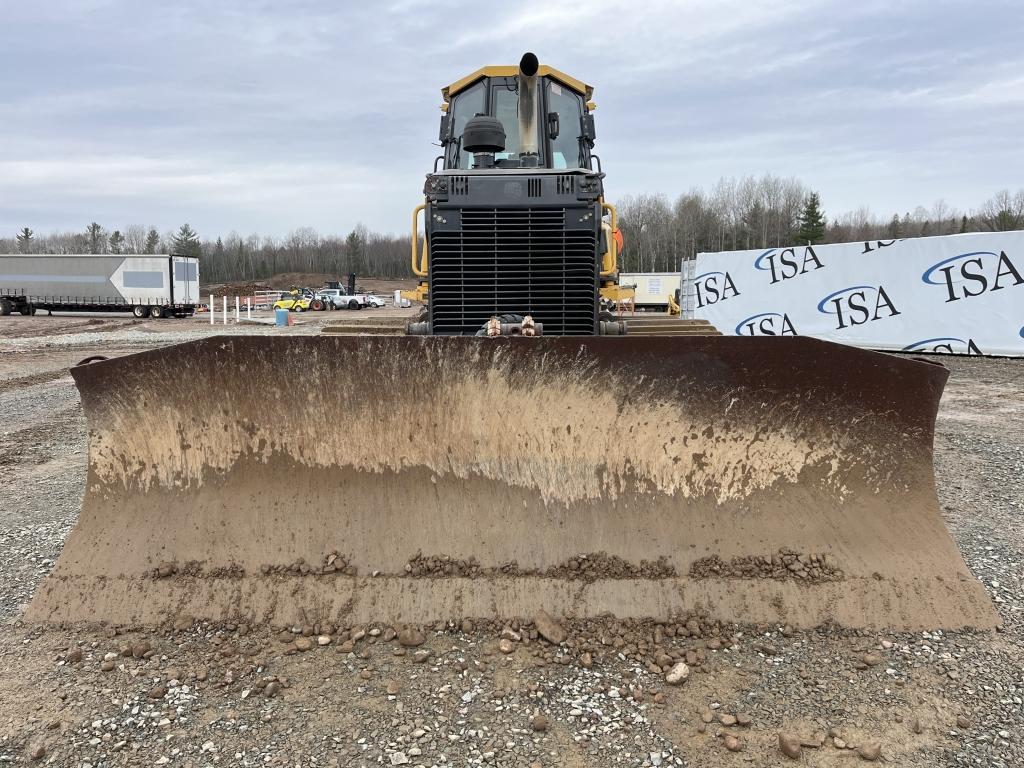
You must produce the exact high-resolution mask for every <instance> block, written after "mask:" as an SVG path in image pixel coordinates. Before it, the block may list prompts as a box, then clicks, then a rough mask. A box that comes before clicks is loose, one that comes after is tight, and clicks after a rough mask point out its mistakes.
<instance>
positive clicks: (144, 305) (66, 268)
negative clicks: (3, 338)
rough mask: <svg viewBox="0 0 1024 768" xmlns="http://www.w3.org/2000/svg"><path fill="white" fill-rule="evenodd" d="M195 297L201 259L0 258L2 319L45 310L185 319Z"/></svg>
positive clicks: (160, 256)
mask: <svg viewBox="0 0 1024 768" xmlns="http://www.w3.org/2000/svg"><path fill="white" fill-rule="evenodd" d="M199 298H200V296H199V260H198V259H195V258H190V257H187V256H173V255H170V254H158V255H146V256H129V255H121V254H91V253H86V254H31V255H22V254H17V255H15V254H0V315H9V314H11V313H12V312H19V313H20V314H23V315H33V314H35V313H36V311H37V310H40V309H43V310H49V311H51V312H52V311H63V312H132V313H133V314H134V315H135V316H136V317H170V316H171V315H173V316H175V317H184V316H187V315H191V314H194V313H195V309H196V305H198V304H199Z"/></svg>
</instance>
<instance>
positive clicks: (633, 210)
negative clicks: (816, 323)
mask: <svg viewBox="0 0 1024 768" xmlns="http://www.w3.org/2000/svg"><path fill="white" fill-rule="evenodd" d="M618 213H619V228H620V229H621V230H622V235H623V238H624V240H625V243H626V247H625V254H624V259H620V265H621V266H622V269H624V270H625V271H628V272H672V271H676V270H678V269H679V262H680V260H681V259H684V258H690V257H693V256H695V255H696V254H698V253H700V252H717V251H735V250H748V249H753V248H774V247H780V246H787V245H802V244H805V243H811V244H817V243H844V242H857V241H861V240H887V239H895V238H906V237H927V236H931V235H950V234H955V233H958V232H1005V231H1009V230H1014V229H1024V189H1021V190H1019V191H1017V192H1016V193H1011V192H1010V191H1008V190H1003V191H1001V192H998V193H997V194H995V195H993V196H992V197H991V198H989V199H988V200H986V201H984V202H983V203H982V204H981V205H980V206H978V208H976V209H974V210H972V211H958V210H956V209H955V208H953V207H951V206H949V205H948V204H947V203H945V202H944V201H942V200H939V201H937V202H935V203H933V204H932V206H931V207H930V208H925V207H923V206H917V207H916V208H914V210H913V211H908V212H905V213H904V214H903V215H900V214H898V213H894V214H893V215H892V216H891V217H885V218H879V217H877V216H875V215H873V214H872V213H871V211H870V210H869V209H868V208H866V207H861V208H858V209H857V210H856V211H849V212H845V213H841V214H838V215H836V216H833V217H828V216H827V215H826V213H825V211H824V210H823V208H822V201H821V198H820V197H819V195H818V194H817V193H816V192H815V191H813V190H811V189H810V188H808V187H806V186H805V185H804V184H803V183H802V182H800V181H799V180H797V179H793V178H790V179H783V178H779V177H777V176H772V175H766V176H762V177H761V178H755V177H752V176H751V177H747V178H743V179H733V178H728V179H725V178H723V179H721V180H720V181H719V182H718V183H717V184H716V185H715V186H714V187H712V188H711V189H710V190H703V189H693V190H691V191H689V192H685V193H683V194H681V195H679V196H678V197H677V198H676V199H675V200H674V201H670V200H669V198H668V197H667V196H665V195H637V196H635V197H625V198H623V199H622V200H620V201H619V203H618Z"/></svg>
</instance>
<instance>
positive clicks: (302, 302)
mask: <svg viewBox="0 0 1024 768" xmlns="http://www.w3.org/2000/svg"><path fill="white" fill-rule="evenodd" d="M296 308H297V309H309V299H305V298H301V299H293V298H290V297H289V298H287V299H278V300H277V301H275V302H274V309H296Z"/></svg>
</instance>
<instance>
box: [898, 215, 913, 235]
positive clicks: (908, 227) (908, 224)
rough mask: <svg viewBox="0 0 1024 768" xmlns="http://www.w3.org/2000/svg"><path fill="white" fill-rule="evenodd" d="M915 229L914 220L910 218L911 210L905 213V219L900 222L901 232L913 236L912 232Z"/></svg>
mask: <svg viewBox="0 0 1024 768" xmlns="http://www.w3.org/2000/svg"><path fill="white" fill-rule="evenodd" d="M913 229H914V220H913V219H911V218H910V211H907V212H906V213H905V214H903V221H902V222H901V223H900V232H902V233H903V236H904V237H913V235H912V234H911V232H913Z"/></svg>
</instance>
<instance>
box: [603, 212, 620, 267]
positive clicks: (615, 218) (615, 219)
mask: <svg viewBox="0 0 1024 768" xmlns="http://www.w3.org/2000/svg"><path fill="white" fill-rule="evenodd" d="M601 211H602V215H603V212H604V211H607V212H608V213H609V214H610V215H611V229H610V230H609V232H608V253H609V254H610V255H611V262H612V263H611V266H610V267H609V268H608V269H605V270H602V271H601V277H608V276H609V275H614V274H615V273H616V272H618V271H619V248H618V243H616V242H615V232H616V230H617V229H618V228H619V214H618V212H617V211H616V210H615V206H614V205H612V204H611V203H606V202H604V201H603V200H602V201H601Z"/></svg>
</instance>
